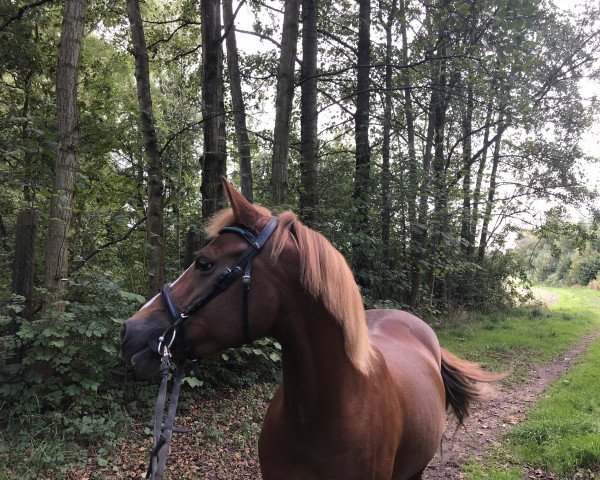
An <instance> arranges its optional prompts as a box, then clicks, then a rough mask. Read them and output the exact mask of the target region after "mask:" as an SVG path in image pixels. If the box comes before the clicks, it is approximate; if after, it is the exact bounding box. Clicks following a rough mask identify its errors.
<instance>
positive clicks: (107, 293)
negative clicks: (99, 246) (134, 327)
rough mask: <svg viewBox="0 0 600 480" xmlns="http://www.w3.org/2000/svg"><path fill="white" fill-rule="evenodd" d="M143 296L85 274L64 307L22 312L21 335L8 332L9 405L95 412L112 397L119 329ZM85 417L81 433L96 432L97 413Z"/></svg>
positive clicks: (21, 410)
mask: <svg viewBox="0 0 600 480" xmlns="http://www.w3.org/2000/svg"><path fill="white" fill-rule="evenodd" d="M140 300H142V298H141V297H139V296H135V295H132V294H129V293H127V292H124V291H123V290H121V288H120V285H119V284H118V283H117V282H114V281H112V280H110V279H108V278H106V277H103V276H96V275H85V276H84V275H82V276H80V277H78V278H77V280H76V281H75V282H73V283H72V284H71V289H70V299H69V300H68V301H65V302H64V305H63V306H64V311H56V310H47V311H46V312H45V313H43V314H41V315H39V316H38V317H35V318H34V319H32V320H26V319H24V318H19V319H18V323H17V325H18V332H17V334H16V336H10V335H5V336H3V337H2V343H3V345H5V354H4V362H3V364H2V365H1V366H0V373H1V375H2V377H3V378H4V379H5V380H4V381H3V383H2V385H0V398H1V399H2V402H3V405H4V407H3V408H5V409H8V410H9V411H11V412H12V414H23V415H27V414H33V413H44V412H47V411H64V410H66V409H67V410H69V411H71V412H73V413H75V412H82V411H87V412H94V411H95V407H96V406H101V405H102V404H103V402H110V401H111V400H112V394H111V393H110V392H107V391H106V390H105V387H106V384H107V382H109V380H110V379H111V370H112V369H113V367H114V365H115V361H116V358H117V356H118V332H119V330H120V327H121V325H122V322H123V320H124V319H125V318H127V317H128V316H129V314H130V313H131V312H132V311H133V310H134V309H135V307H136V306H137V305H139V302H140ZM13 310H14V308H13ZM80 421H81V422H83V423H81V429H80V432H79V433H81V434H85V435H88V434H93V432H94V429H95V427H93V425H94V424H95V423H94V422H95V420H93V417H90V416H88V417H83V418H82V419H80ZM100 428H101V429H102V430H103V429H104V427H102V426H101V425H100Z"/></svg>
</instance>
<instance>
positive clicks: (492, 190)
mask: <svg viewBox="0 0 600 480" xmlns="http://www.w3.org/2000/svg"><path fill="white" fill-rule="evenodd" d="M502 120H503V117H502V114H500V118H499V120H498V135H497V139H496V143H495V144H494V154H493V156H492V171H491V173H490V186H489V189H488V197H487V201H486V204H485V212H484V214H483V224H482V226H481V236H480V240H479V250H478V252H477V259H478V260H479V261H480V262H481V261H482V260H483V257H484V256H485V250H486V248H487V243H488V233H489V225H490V220H491V218H492V210H493V209H494V197H495V195H496V175H497V174H498V165H499V163H500V146H501V144H502V134H503V133H504V130H505V129H506V125H504V124H503V123H502Z"/></svg>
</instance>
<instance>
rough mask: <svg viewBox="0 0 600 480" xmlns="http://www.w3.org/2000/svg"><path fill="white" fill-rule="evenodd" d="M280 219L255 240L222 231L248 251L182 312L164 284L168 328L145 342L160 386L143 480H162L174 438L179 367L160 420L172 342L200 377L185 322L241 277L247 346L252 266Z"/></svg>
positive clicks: (229, 229) (237, 231)
mask: <svg viewBox="0 0 600 480" xmlns="http://www.w3.org/2000/svg"><path fill="white" fill-rule="evenodd" d="M278 222H279V219H278V218H277V217H276V216H273V217H271V219H270V220H269V222H268V223H267V224H266V225H265V227H264V228H263V229H262V230H261V231H260V233H259V234H258V236H256V237H255V236H254V235H253V234H252V232H250V231H249V230H247V229H245V228H243V227H240V226H231V227H226V228H224V229H222V230H221V231H220V232H219V235H221V234H223V233H234V234H236V235H239V236H240V237H242V238H243V239H244V240H246V242H247V243H248V248H247V249H246V250H245V251H244V253H242V255H241V256H240V257H239V259H238V261H237V262H236V263H235V264H233V265H232V266H230V267H226V268H225V269H224V270H223V271H221V272H220V273H219V275H217V278H216V279H215V281H214V282H213V284H212V285H210V286H209V287H207V288H206V289H205V290H204V291H203V292H202V293H201V294H200V295H199V296H198V297H197V298H196V299H195V300H194V301H193V302H192V303H190V304H189V305H188V306H187V307H186V308H184V309H183V310H182V309H180V308H179V307H178V306H177V303H176V302H175V300H174V299H173V295H172V293H171V284H170V283H165V285H163V287H162V290H161V298H162V301H163V303H164V306H165V310H166V312H167V314H168V315H169V319H170V321H171V325H170V326H169V327H168V328H167V329H166V330H165V331H164V332H162V334H161V333H160V330H159V331H158V334H156V332H153V334H151V338H150V340H149V341H148V343H149V345H150V348H152V349H153V350H154V351H156V352H157V353H159V354H160V355H161V356H162V361H161V377H162V378H161V385H160V390H159V394H158V397H157V399H156V415H155V420H154V449H153V450H152V454H151V456H150V464H149V466H148V472H147V473H146V478H150V479H152V480H159V479H162V476H163V473H164V469H165V466H166V462H167V454H168V453H169V444H170V442H171V436H172V434H173V424H174V420H175V412H176V410H177V402H178V400H179V388H180V386H181V379H182V377H183V367H178V368H177V372H176V374H175V381H174V384H173V391H172V393H171V401H170V403H169V408H168V413H167V418H166V420H165V425H164V427H163V426H162V417H163V414H164V407H165V403H166V395H167V381H168V374H169V370H170V358H171V352H170V349H171V347H172V345H173V343H174V342H175V338H176V337H178V338H181V339H182V341H181V342H180V343H179V345H180V347H181V350H182V351H183V353H184V354H185V356H186V357H187V360H188V361H189V362H190V363H191V366H192V369H193V371H194V374H195V375H196V377H200V369H199V367H198V357H197V355H196V354H195V353H194V349H193V347H192V346H191V345H190V343H189V341H188V339H187V337H186V335H185V328H184V324H185V321H186V320H187V319H188V318H189V317H190V316H191V315H193V314H194V313H195V312H196V311H198V310H199V309H200V308H201V307H203V306H204V305H206V304H207V303H208V302H210V301H211V300H213V299H214V298H215V297H216V296H218V295H219V294H220V293H222V292H224V291H225V290H227V288H228V287H229V286H230V285H231V284H232V283H233V282H234V281H235V280H236V279H237V278H238V277H239V276H240V275H241V274H242V272H243V273H244V275H243V276H242V334H243V339H244V343H250V342H251V341H252V338H251V336H250V318H249V311H248V297H249V293H250V281H251V277H252V263H253V262H254V259H255V258H256V256H257V255H258V254H259V253H260V252H261V250H262V249H263V247H264V246H265V244H266V243H267V241H268V240H269V238H270V237H271V235H272V234H273V232H274V231H275V229H276V228H277V224H278Z"/></svg>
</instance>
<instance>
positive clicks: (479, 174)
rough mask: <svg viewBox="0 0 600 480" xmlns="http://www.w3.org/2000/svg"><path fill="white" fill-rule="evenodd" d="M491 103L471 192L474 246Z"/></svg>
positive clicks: (471, 233) (472, 243) (490, 103)
mask: <svg viewBox="0 0 600 480" xmlns="http://www.w3.org/2000/svg"><path fill="white" fill-rule="evenodd" d="M492 107H493V102H492V101H491V100H490V101H489V102H488V106H487V112H486V115H485V130H484V133H483V148H484V150H483V152H481V157H480V158H479V166H478V167H477V178H476V180H475V189H474V190H473V208H472V213H471V226H470V230H469V242H470V243H471V245H473V248H474V245H475V235H476V232H477V222H479V201H480V200H481V184H482V183H483V173H484V171H485V165H486V163H487V152H488V143H489V140H490V127H491V121H492Z"/></svg>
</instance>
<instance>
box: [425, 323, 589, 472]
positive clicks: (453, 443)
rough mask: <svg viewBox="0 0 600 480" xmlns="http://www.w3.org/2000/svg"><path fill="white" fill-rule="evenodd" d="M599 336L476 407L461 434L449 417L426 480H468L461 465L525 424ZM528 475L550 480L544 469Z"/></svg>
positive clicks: (586, 339) (534, 368)
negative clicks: (536, 404)
mask: <svg viewBox="0 0 600 480" xmlns="http://www.w3.org/2000/svg"><path fill="white" fill-rule="evenodd" d="M599 335H600V332H596V333H595V334H592V335H586V336H584V337H583V338H582V339H581V340H580V341H579V342H578V343H577V344H576V345H575V347H573V348H572V349H571V350H569V351H568V352H567V353H566V354H564V355H561V356H560V357H557V358H556V359H555V360H554V361H553V362H551V363H549V364H546V365H534V366H532V367H531V368H530V370H529V372H528V375H527V379H526V381H524V382H523V383H519V384H518V385H516V386H513V387H512V388H505V389H501V390H500V391H499V394H498V396H497V397H496V399H495V400H493V401H491V402H489V403H485V404H480V405H476V406H475V407H474V408H473V409H472V410H471V413H470V415H469V417H468V418H467V420H466V422H465V428H459V429H458V430H457V429H456V422H454V421H452V418H451V417H449V421H448V426H447V428H446V433H445V436H444V442H443V447H442V451H441V452H440V453H438V454H437V455H436V456H435V457H434V458H433V460H432V461H431V463H430V464H429V466H428V467H427V470H426V471H425V475H424V476H423V478H425V479H429V480H433V479H440V478H443V479H452V478H464V473H462V472H461V471H460V469H459V464H460V463H461V462H462V461H465V460H466V459H468V458H470V457H479V456H480V455H481V454H482V453H483V452H484V451H485V450H486V449H487V448H488V447H489V446H490V445H494V444H497V443H498V440H499V439H500V437H501V436H502V435H503V434H504V433H505V432H506V430H507V429H508V428H511V427H512V426H514V425H516V424H517V423H519V422H520V421H521V420H523V418H524V416H525V413H526V412H527V410H528V409H529V408H530V407H531V405H533V403H534V402H535V401H536V400H537V398H538V397H539V396H540V395H542V394H543V393H544V391H545V390H546V389H547V388H548V386H549V385H550V383H551V382H552V381H553V380H554V379H556V378H557V377H559V376H561V375H563V374H564V373H566V372H567V370H569V368H571V366H573V364H574V362H576V361H577V359H578V358H579V356H580V355H581V354H582V353H583V352H584V351H585V349H586V348H587V347H588V346H589V345H590V343H592V341H593V340H594V339H595V338H597V337H598V336H599ZM527 473H531V475H529V474H528V475H524V476H525V478H527V477H529V478H550V477H547V476H546V475H545V474H544V472H543V471H541V470H540V469H533V471H532V472H527Z"/></svg>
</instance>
